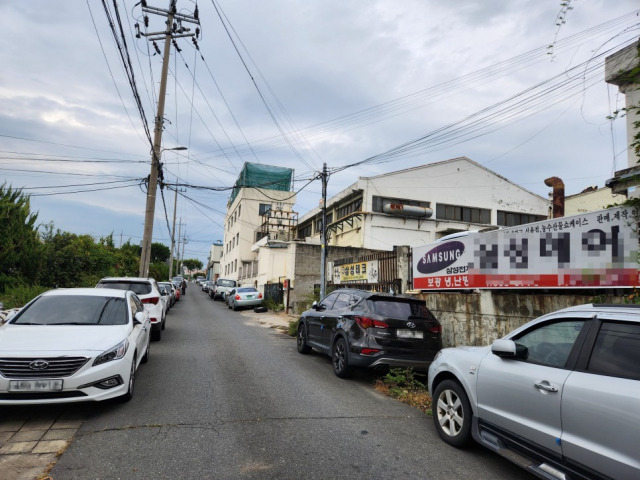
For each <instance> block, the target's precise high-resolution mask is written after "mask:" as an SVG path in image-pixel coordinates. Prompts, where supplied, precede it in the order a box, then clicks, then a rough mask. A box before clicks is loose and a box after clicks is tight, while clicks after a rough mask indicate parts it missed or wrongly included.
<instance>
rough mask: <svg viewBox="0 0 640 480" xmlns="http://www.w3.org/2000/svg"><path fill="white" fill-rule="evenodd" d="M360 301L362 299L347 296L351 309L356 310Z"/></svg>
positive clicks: (355, 296)
mask: <svg viewBox="0 0 640 480" xmlns="http://www.w3.org/2000/svg"><path fill="white" fill-rule="evenodd" d="M360 300H362V298H361V297H359V296H358V295H349V306H350V307H352V309H356V308H357V307H356V305H358V302H360Z"/></svg>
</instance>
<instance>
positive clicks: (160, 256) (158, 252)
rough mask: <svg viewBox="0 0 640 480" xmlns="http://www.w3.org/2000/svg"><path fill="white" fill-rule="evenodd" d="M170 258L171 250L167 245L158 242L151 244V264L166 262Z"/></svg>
mask: <svg viewBox="0 0 640 480" xmlns="http://www.w3.org/2000/svg"><path fill="white" fill-rule="evenodd" d="M170 256H171V250H170V249H169V247H167V246H166V245H164V244H162V243H157V242H154V243H152V244H151V262H153V263H156V262H166V261H168V260H169V257H170Z"/></svg>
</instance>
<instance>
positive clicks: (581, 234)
mask: <svg viewBox="0 0 640 480" xmlns="http://www.w3.org/2000/svg"><path fill="white" fill-rule="evenodd" d="M413 259H414V260H413V285H414V288H416V289H421V290H429V289H464V288H536V287H537V288H554V287H556V288H557V287H562V288H572V287H573V288H585V287H635V286H640V282H639V277H638V211H637V210H636V209H633V208H628V207H619V208H611V209H608V210H602V211H599V212H591V213H586V214H582V215H576V216H573V217H562V218H555V219H552V220H545V221H542V222H536V223H530V224H526V225H519V226H517V227H509V228H503V229H500V230H493V231H490V232H482V233H480V232H478V233H472V234H469V235H467V236H465V237H460V238H457V239H455V240H453V239H452V240H449V241H444V242H441V243H435V244H431V245H425V246H422V247H416V248H414V249H413Z"/></svg>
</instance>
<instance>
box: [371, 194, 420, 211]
mask: <svg viewBox="0 0 640 480" xmlns="http://www.w3.org/2000/svg"><path fill="white" fill-rule="evenodd" d="M371 200H372V202H371V203H372V205H371V209H372V210H373V211H374V212H378V213H382V212H383V207H384V206H385V205H389V204H391V203H396V204H397V203H399V204H401V205H410V206H412V207H423V208H429V207H430V206H431V202H422V201H419V200H409V199H407V198H389V197H377V196H373V197H372V199H371Z"/></svg>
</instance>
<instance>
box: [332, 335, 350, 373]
mask: <svg viewBox="0 0 640 480" xmlns="http://www.w3.org/2000/svg"><path fill="white" fill-rule="evenodd" d="M331 358H332V360H333V372H334V373H335V374H336V375H337V376H338V377H340V378H348V377H350V376H351V367H350V366H349V350H348V349H347V342H345V341H344V338H339V339H338V340H336V342H335V343H334V344H333V349H332V355H331Z"/></svg>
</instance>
